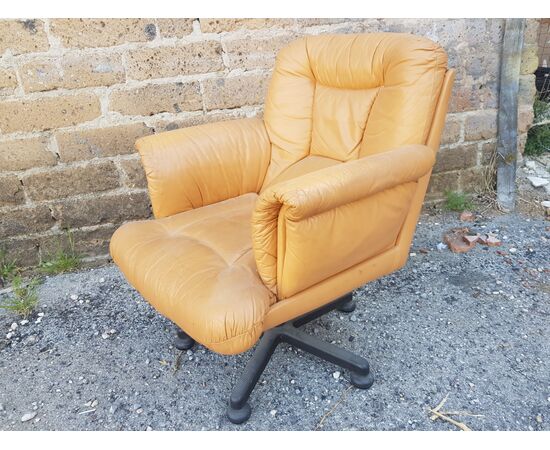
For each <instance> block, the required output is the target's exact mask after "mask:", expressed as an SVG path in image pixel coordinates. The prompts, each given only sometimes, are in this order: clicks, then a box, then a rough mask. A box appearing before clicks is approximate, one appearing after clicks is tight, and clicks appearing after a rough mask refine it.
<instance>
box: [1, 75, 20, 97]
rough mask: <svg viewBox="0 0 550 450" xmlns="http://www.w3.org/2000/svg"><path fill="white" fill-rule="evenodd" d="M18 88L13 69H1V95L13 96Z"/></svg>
mask: <svg viewBox="0 0 550 450" xmlns="http://www.w3.org/2000/svg"><path fill="white" fill-rule="evenodd" d="M16 87H17V77H16V76H15V72H14V71H13V70H12V69H2V68H0V95H11V94H13V93H14V92H15V88H16Z"/></svg>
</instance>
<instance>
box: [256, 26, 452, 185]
mask: <svg viewBox="0 0 550 450" xmlns="http://www.w3.org/2000/svg"><path fill="white" fill-rule="evenodd" d="M446 71H447V55H446V53H445V51H444V50H443V49H442V48H441V47H440V46H439V45H437V44H436V43H434V42H432V41H430V40H429V39H426V38H423V37H418V36H413V35H409V34H398V33H373V34H350V35H320V36H307V37H305V38H302V39H299V40H297V41H295V42H293V43H292V44H290V45H289V46H287V47H286V48H284V49H283V50H281V52H279V55H278V56H277V62H276V66H275V70H274V73H273V77H272V79H271V84H270V86H269V92H268V95H267V99H266V104H265V113H264V120H265V124H266V128H267V132H268V134H269V138H270V140H271V143H272V156H271V164H270V166H269V169H268V172H267V176H266V179H265V182H264V187H266V186H268V185H270V184H271V183H272V182H273V181H274V180H276V179H278V177H280V176H281V174H282V173H284V172H285V171H287V170H289V169H290V168H291V167H292V166H293V165H296V163H299V162H300V161H303V160H305V159H312V158H311V157H315V158H314V159H316V160H321V161H325V162H322V163H318V162H316V163H314V164H313V166H318V165H319V164H321V165H327V164H328V165H330V164H332V161H333V162H334V163H338V162H345V161H349V160H352V159H357V158H361V157H364V156H367V155H372V154H374V153H378V152H383V151H385V150H389V149H392V148H396V147H399V146H402V145H407V144H425V143H426V139H427V137H428V133H429V131H430V128H431V125H432V120H433V117H434V111H435V107H436V104H437V101H438V98H439V95H440V92H441V87H442V84H443V80H444V77H445V73H446ZM308 157H309V158H308ZM326 161H331V162H328V163H327V162H326ZM306 166H307V167H309V166H312V164H309V165H306V164H304V167H305V168H304V169H303V170H305V171H309V170H310V169H308V168H307V167H306ZM297 172H298V173H296V175H298V174H299V172H301V170H298V171H297Z"/></svg>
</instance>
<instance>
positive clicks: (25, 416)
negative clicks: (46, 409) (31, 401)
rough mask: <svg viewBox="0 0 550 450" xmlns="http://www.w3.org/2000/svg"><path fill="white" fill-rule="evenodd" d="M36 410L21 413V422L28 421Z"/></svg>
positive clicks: (34, 415) (34, 414)
mask: <svg viewBox="0 0 550 450" xmlns="http://www.w3.org/2000/svg"><path fill="white" fill-rule="evenodd" d="M36 414H37V413H36V411H33V412H30V413H26V414H23V417H21V422H28V421H29V420H32V419H34V418H35V417H36Z"/></svg>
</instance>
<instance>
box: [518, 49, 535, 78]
mask: <svg viewBox="0 0 550 450" xmlns="http://www.w3.org/2000/svg"><path fill="white" fill-rule="evenodd" d="M538 66H539V55H538V47H537V46H536V45H529V46H524V47H523V51H522V52H521V65H520V73H521V75H528V74H530V73H533V72H534V71H535V70H537V67H538Z"/></svg>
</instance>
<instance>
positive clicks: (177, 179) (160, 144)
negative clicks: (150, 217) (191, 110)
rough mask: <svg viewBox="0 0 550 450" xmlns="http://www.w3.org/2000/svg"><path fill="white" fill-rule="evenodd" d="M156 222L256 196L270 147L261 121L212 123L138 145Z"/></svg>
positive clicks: (243, 120) (149, 137) (246, 120)
mask: <svg viewBox="0 0 550 450" xmlns="http://www.w3.org/2000/svg"><path fill="white" fill-rule="evenodd" d="M136 148H137V150H138V151H139V154H140V156H141V161H142V164H143V167H144V169H145V174H146V176H147V184H148V187H149V194H150V197H151V203H152V206H153V213H154V215H155V217H157V218H160V217H166V216H171V215H173V214H176V213H179V212H183V211H187V210H189V209H193V208H198V207H201V206H206V205H209V204H212V203H216V202H219V201H222V200H227V199H229V198H233V197H237V196H239V195H243V194H246V193H249V192H258V191H259V190H260V188H261V186H262V183H263V179H264V177H265V173H266V171H267V167H268V165H269V159H270V152H271V146H270V143H269V138H268V136H267V132H266V130H265V126H264V123H263V121H262V120H260V119H239V120H231V121H226V122H216V123H209V124H205V125H199V126H195V127H189V128H182V129H179V130H174V131H168V132H164V133H160V134H156V135H151V136H147V137H144V138H141V139H139V140H138V141H137V142H136Z"/></svg>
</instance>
